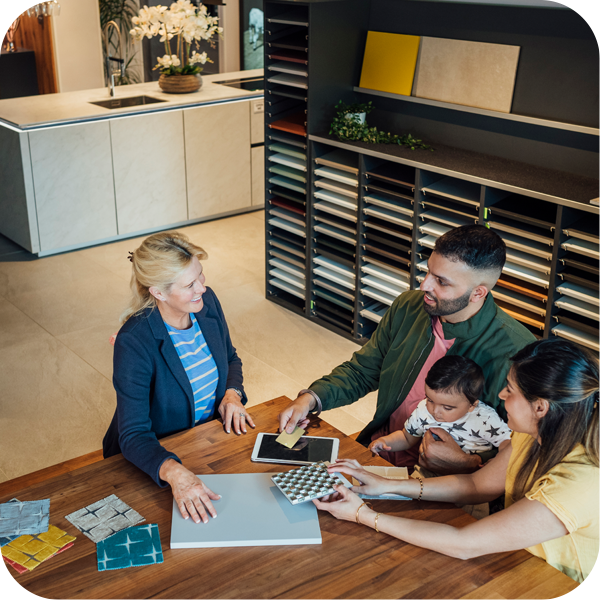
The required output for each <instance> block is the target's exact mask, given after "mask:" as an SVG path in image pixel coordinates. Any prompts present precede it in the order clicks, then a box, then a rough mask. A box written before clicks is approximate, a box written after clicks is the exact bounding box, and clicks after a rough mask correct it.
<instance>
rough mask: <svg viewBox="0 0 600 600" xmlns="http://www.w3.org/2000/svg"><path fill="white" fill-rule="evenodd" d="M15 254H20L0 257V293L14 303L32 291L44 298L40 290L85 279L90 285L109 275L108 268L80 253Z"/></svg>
mask: <svg viewBox="0 0 600 600" xmlns="http://www.w3.org/2000/svg"><path fill="white" fill-rule="evenodd" d="M15 257H21V254H10V255H8V256H4V257H0V295H1V296H4V297H5V298H6V299H7V300H10V301H11V302H13V301H14V300H15V299H16V298H17V297H19V296H22V295H23V294H27V293H29V292H33V293H34V294H37V295H39V297H40V298H42V294H41V292H42V291H44V290H46V289H48V288H56V287H60V286H68V285H71V284H75V283H76V284H78V285H80V286H81V285H82V284H83V282H86V285H87V281H88V280H94V279H96V278H98V277H102V276H106V275H110V272H109V271H108V270H107V269H105V268H104V267H102V266H101V265H99V264H96V263H94V262H92V261H90V260H87V259H86V258H85V257H84V256H82V255H81V254H80V253H79V252H71V253H68V254H58V255H56V256H47V257H44V258H37V257H35V256H33V255H31V254H26V255H24V258H25V260H15ZM100 289H102V288H100ZM15 304H16V302H15ZM17 306H18V304H17Z"/></svg>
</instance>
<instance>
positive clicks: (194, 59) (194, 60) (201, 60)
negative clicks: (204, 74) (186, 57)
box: [189, 50, 208, 65]
mask: <svg viewBox="0 0 600 600" xmlns="http://www.w3.org/2000/svg"><path fill="white" fill-rule="evenodd" d="M207 60H208V54H206V52H202V54H199V53H198V52H196V51H195V50H194V51H193V52H192V55H191V56H190V61H189V64H190V65H195V64H201V65H205V64H206V61H207Z"/></svg>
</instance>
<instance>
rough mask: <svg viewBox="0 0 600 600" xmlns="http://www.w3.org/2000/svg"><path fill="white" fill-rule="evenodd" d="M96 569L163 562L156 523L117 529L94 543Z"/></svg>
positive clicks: (113, 568) (106, 569)
mask: <svg viewBox="0 0 600 600" xmlns="http://www.w3.org/2000/svg"><path fill="white" fill-rule="evenodd" d="M96 556H97V559H98V571H113V570H116V569H127V568H128V567H141V566H144V565H154V564H157V563H162V562H164V558H163V553H162V547H161V545H160V534H159V532H158V525H156V524H152V525H138V526H137V527H129V528H128V529H124V530H123V531H119V532H118V533H115V534H114V535H111V536H110V537H108V538H106V539H105V540H102V541H100V542H98V544H97V545H96Z"/></svg>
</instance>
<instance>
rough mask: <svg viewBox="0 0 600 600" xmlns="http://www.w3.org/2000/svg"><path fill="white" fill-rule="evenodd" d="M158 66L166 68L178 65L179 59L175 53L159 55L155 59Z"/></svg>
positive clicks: (179, 63)
mask: <svg viewBox="0 0 600 600" xmlns="http://www.w3.org/2000/svg"><path fill="white" fill-rule="evenodd" d="M156 60H157V61H158V65H157V66H158V67H160V68H161V69H168V68H169V67H179V66H180V65H181V61H180V60H179V57H178V56H177V54H171V55H170V56H169V55H168V54H165V55H164V56H163V57H162V58H161V57H160V56H159V57H158V58H157V59H156Z"/></svg>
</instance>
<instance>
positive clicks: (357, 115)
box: [346, 112, 367, 125]
mask: <svg viewBox="0 0 600 600" xmlns="http://www.w3.org/2000/svg"><path fill="white" fill-rule="evenodd" d="M346 119H352V120H354V121H356V120H358V122H359V123H360V124H361V125H364V123H365V121H366V119H367V113H366V112H361V113H347V114H346Z"/></svg>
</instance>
